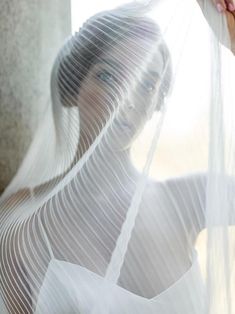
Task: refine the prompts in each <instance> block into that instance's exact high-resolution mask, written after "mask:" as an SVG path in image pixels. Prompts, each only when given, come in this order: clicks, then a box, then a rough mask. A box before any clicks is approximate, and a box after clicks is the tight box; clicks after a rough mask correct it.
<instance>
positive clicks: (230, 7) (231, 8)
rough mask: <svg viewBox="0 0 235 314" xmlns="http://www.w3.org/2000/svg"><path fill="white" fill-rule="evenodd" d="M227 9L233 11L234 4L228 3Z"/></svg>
mask: <svg viewBox="0 0 235 314" xmlns="http://www.w3.org/2000/svg"><path fill="white" fill-rule="evenodd" d="M228 9H229V11H232V12H233V11H235V5H234V4H232V3H229V5H228Z"/></svg>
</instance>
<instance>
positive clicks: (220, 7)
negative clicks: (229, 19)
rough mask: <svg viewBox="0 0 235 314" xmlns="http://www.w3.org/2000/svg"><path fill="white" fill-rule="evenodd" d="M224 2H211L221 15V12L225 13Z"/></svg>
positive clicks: (225, 4) (221, 0) (225, 6)
mask: <svg viewBox="0 0 235 314" xmlns="http://www.w3.org/2000/svg"><path fill="white" fill-rule="evenodd" d="M226 1H228V0H226ZM226 1H225V0H213V3H214V5H215V6H216V8H217V11H218V12H220V13H222V12H225V11H226V9H227V3H226ZM230 1H231V0H230Z"/></svg>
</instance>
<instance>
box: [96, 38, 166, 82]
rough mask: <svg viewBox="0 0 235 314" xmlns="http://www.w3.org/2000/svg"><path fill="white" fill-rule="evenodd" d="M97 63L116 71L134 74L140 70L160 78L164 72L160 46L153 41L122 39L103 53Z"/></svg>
mask: <svg viewBox="0 0 235 314" xmlns="http://www.w3.org/2000/svg"><path fill="white" fill-rule="evenodd" d="M99 61H101V62H102V63H105V64H107V66H111V67H113V69H114V70H117V71H131V72H135V71H138V70H140V69H141V68H142V69H143V70H145V72H146V71H147V72H157V73H158V75H159V76H161V73H162V72H163V70H164V60H163V54H162V49H161V45H160V43H159V42H158V41H157V40H153V39H151V40H150V39H145V38H138V37H137V38H128V39H127V38H126V39H122V40H120V41H119V42H118V43H115V44H114V45H113V46H112V47H111V48H110V49H107V51H104V53H103V54H102V55H101V56H100V58H99Z"/></svg>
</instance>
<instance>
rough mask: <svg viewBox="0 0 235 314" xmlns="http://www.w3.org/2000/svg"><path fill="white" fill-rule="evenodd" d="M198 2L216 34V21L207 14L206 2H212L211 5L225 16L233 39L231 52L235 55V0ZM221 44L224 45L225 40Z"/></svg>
mask: <svg viewBox="0 0 235 314" xmlns="http://www.w3.org/2000/svg"><path fill="white" fill-rule="evenodd" d="M197 1H198V3H199V5H200V7H201V9H202V12H203V14H204V15H205V17H206V19H207V21H208V23H209V24H210V26H211V27H212V29H213V30H214V31H215V33H216V32H217V31H216V29H217V28H216V27H215V26H216V25H213V22H214V21H212V19H211V18H210V16H208V15H207V12H205V10H204V4H205V1H209V2H211V4H213V5H214V6H215V7H216V9H217V11H218V12H219V13H220V14H225V16H226V20H227V24H228V30H229V34H230V39H231V50H232V52H233V54H235V0H197ZM216 35H218V33H216ZM221 42H222V43H223V40H221ZM224 44H226V43H224Z"/></svg>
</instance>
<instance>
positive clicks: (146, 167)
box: [0, 0, 235, 314]
mask: <svg viewBox="0 0 235 314" xmlns="http://www.w3.org/2000/svg"><path fill="white" fill-rule="evenodd" d="M198 2H199V5H198V3H197V2H196V0H174V1H173V0H164V1H163V0H149V1H134V2H131V3H127V4H125V5H123V4H122V1H120V5H119V6H118V7H117V8H113V9H112V10H108V9H107V10H105V11H102V12H98V13H97V14H96V15H94V16H92V17H91V18H89V19H88V20H87V21H85V22H84V24H83V25H82V27H81V28H80V29H79V30H78V31H77V32H75V33H74V34H73V35H71V37H70V38H68V39H67V40H66V42H65V43H64V45H63V46H62V48H61V49H60V51H59V52H58V55H57V58H56V60H55V62H54V65H53V70H52V73H51V102H50V104H49V105H48V107H47V109H46V111H45V114H44V117H43V119H42V121H41V122H40V125H39V127H38V130H37V132H36V133H35V136H34V138H33V140H32V143H31V146H30V148H29V150H28V152H27V154H26V156H25V158H24V160H23V162H22V164H21V166H20V168H19V170H18V172H17V174H16V176H15V177H14V178H13V180H12V181H11V183H10V184H9V186H8V187H7V188H6V190H5V191H4V193H3V195H2V196H1V198H0V205H1V211H0V243H1V245H0V248H1V255H0V278H1V280H0V312H1V313H4V314H5V313H37V314H47V313H58V314H67V313H84V314H88V313H89V314H90V313H91V314H98V313H99V314H106V313H107V314H108V313H110V314H120V313H123V314H124V313H128V314H129V313H133V314H137V313H141V314H152V313H154V314H172V313H176V314H206V313H207V314H212V313H213V314H217V313H218V314H231V313H235V304H234V302H233V294H234V292H235V287H234V280H235V278H234V262H235V254H234V252H235V250H234V248H235V247H234V245H235V242H234V237H235V233H234V227H233V224H234V220H235V214H234V210H235V208H234V206H235V198H234V195H235V194H234V193H235V180H234V175H235V173H234V172H235V164H234V162H235V159H234V153H235V151H234V149H235V146H234V144H235V143H234V134H235V133H234V132H235V121H234V120H235V113H234V110H235V109H234V95H233V94H234V93H233V85H232V83H233V82H234V75H235V71H234V69H235V67H234V57H233V55H232V53H231V52H230V50H229V49H228V48H230V45H231V44H230V39H229V38H230V37H229V33H228V29H227V24H226V20H225V18H224V17H223V16H222V15H221V16H219V15H218V14H216V12H215V9H214V7H213V6H212V4H211V1H206V0H205V1H203V0H200V1H198Z"/></svg>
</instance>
